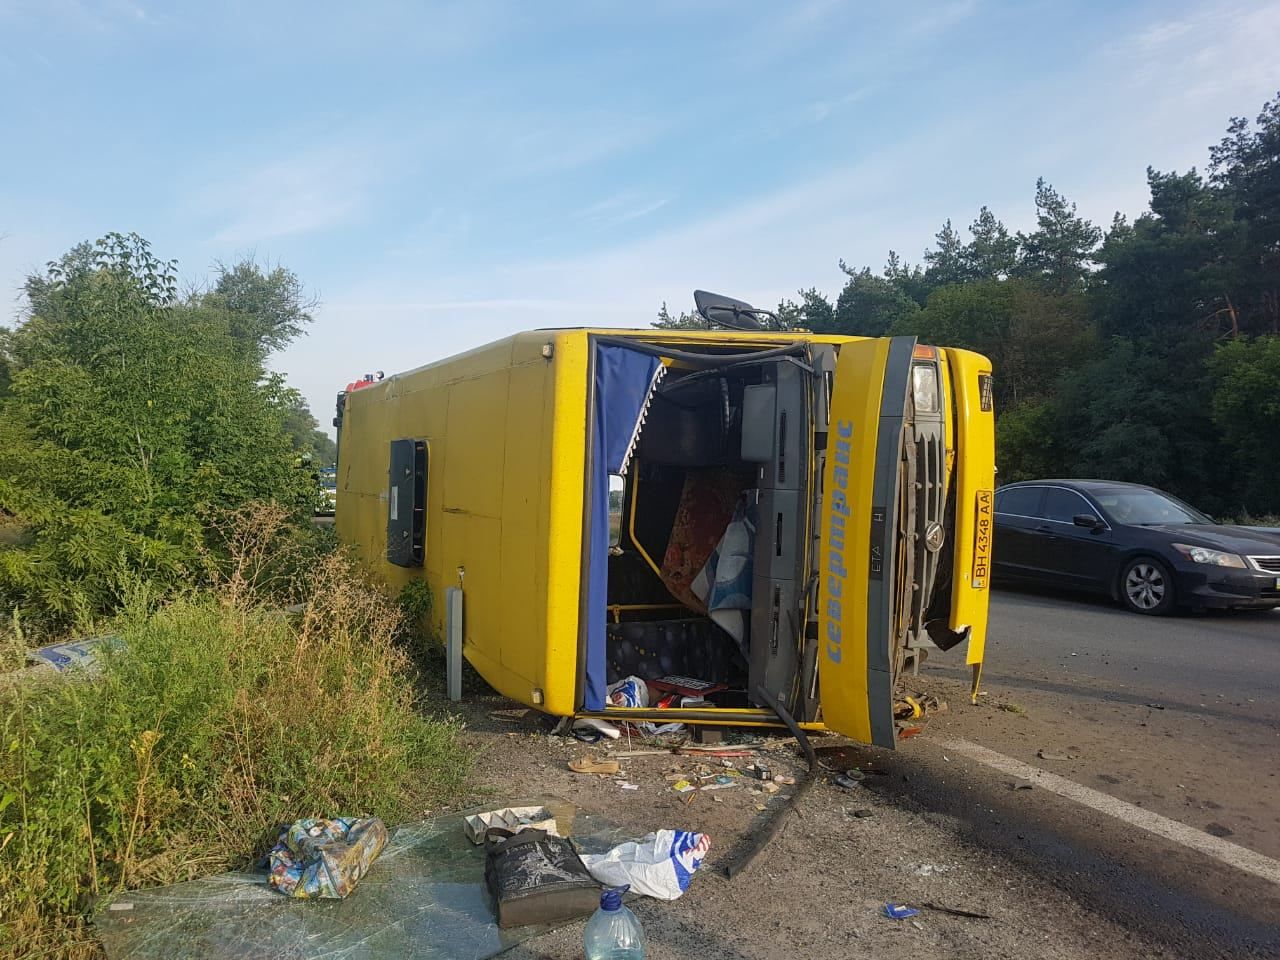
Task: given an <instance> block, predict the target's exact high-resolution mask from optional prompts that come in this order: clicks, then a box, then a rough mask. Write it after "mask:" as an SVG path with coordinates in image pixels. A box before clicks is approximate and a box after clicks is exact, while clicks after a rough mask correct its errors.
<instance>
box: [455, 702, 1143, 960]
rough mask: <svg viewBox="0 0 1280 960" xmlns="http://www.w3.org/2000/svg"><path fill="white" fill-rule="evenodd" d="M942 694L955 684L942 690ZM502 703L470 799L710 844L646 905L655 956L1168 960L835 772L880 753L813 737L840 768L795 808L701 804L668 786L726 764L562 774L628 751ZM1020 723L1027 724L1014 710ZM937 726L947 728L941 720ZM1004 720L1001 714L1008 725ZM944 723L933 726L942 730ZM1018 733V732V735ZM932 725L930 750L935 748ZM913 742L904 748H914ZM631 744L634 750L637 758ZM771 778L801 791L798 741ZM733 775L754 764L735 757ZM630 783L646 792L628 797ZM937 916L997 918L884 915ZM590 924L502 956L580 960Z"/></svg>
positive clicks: (642, 907)
mask: <svg viewBox="0 0 1280 960" xmlns="http://www.w3.org/2000/svg"><path fill="white" fill-rule="evenodd" d="M944 686H945V684H944ZM516 707H517V705H516V704H512V703H510V702H507V701H504V700H502V699H500V698H497V697H492V696H490V697H484V696H480V697H473V698H471V699H470V700H469V701H468V702H467V703H466V704H465V705H463V717H464V719H465V721H466V724H467V727H468V733H467V737H468V738H469V740H470V742H471V743H472V745H473V746H474V747H475V749H476V751H477V771H478V773H477V779H476V783H475V785H474V787H473V794H472V796H470V797H469V798H467V802H468V803H483V802H489V801H495V802H501V801H504V800H514V799H517V798H520V797H531V796H537V795H543V794H554V795H558V796H562V797H564V798H566V799H568V800H571V801H574V802H576V803H577V804H579V805H580V806H582V807H583V808H585V809H587V810H590V811H591V812H594V813H599V814H603V815H607V816H608V817H610V818H611V819H613V820H615V821H617V822H619V823H621V824H623V825H625V826H628V827H630V828H632V829H633V830H634V832H635V835H636V836H641V835H643V834H644V833H646V832H648V831H650V830H655V829H659V828H663V827H670V828H683V829H689V830H697V831H701V832H705V833H707V834H709V835H710V836H711V838H712V846H711V854H710V856H709V857H708V860H707V862H706V864H705V865H704V867H703V869H702V870H701V871H700V872H699V874H698V875H697V876H696V877H695V879H694V882H693V884H692V885H691V887H690V889H689V890H688V892H687V893H686V894H685V895H684V896H683V897H682V898H681V899H679V900H677V901H675V902H672V903H662V902H658V901H654V900H647V899H642V900H637V901H636V902H635V904H634V905H633V909H635V910H636V913H637V914H638V916H639V917H640V919H641V921H642V922H643V924H644V928H645V933H646V937H647V939H648V944H649V950H648V956H649V957H650V958H652V960H666V958H677V957H680V958H685V957H689V956H693V955H698V956H703V957H707V958H721V957H760V958H765V957H769V958H772V957H776V956H777V955H778V948H779V947H785V948H786V949H787V950H789V951H794V955H796V956H809V957H877V958H890V960H891V958H896V957H901V958H907V957H910V958H913V960H918V958H921V957H941V956H946V957H957V958H965V957H973V958H980V957H981V958H1003V957H1008V958H1011V960H1012V958H1017V960H1024V958H1027V957H1031V956H1034V957H1044V958H1064V960H1067V958H1071V960H1074V958H1084V957H1090V958H1108V957H1115V958H1121V957H1123V958H1126V960H1127V958H1131V957H1134V956H1144V957H1145V956H1160V955H1161V950H1160V948H1159V947H1157V946H1156V945H1154V944H1148V943H1144V942H1142V941H1139V940H1135V939H1134V937H1133V935H1132V934H1131V933H1130V932H1129V931H1127V930H1126V929H1124V928H1123V927H1120V926H1119V925H1117V924H1115V923H1114V922H1112V921H1110V920H1108V919H1106V918H1104V917H1102V916H1099V915H1097V914H1095V913H1092V912H1090V911H1089V910H1087V909H1085V908H1083V907H1082V906H1080V905H1079V904H1077V903H1076V902H1074V901H1073V900H1072V899H1071V898H1070V897H1069V896H1068V895H1067V894H1066V893H1065V892H1063V891H1062V890H1059V889H1058V888H1056V887H1054V886H1052V885H1050V884H1047V883H1046V882H1044V881H1043V880H1041V879H1040V878H1038V877H1036V876H1034V875H1032V874H1030V873H1027V872H1025V871H1023V870H1020V869H1018V868H1016V867H1014V866H1011V865H1010V864H1009V863H1008V862H1007V861H1005V860H1003V859H1001V858H1000V857H997V856H995V855H994V854H992V853H989V852H988V851H985V850H984V849H981V848H979V847H976V846H974V845H973V844H971V843H967V842H966V841H965V840H964V839H962V838H961V837H960V836H959V835H958V832H957V831H956V829H955V828H954V827H955V825H954V824H953V823H952V822H951V821H950V819H949V818H947V817H943V816H939V815H936V814H931V813H927V812H925V811H924V810H923V808H913V807H914V805H913V804H912V803H910V802H909V801H908V802H906V803H903V802H886V801H884V800H881V799H879V798H878V797H877V795H876V794H875V793H873V792H872V791H871V790H868V789H866V788H865V786H855V787H854V788H853V789H843V788H841V787H839V786H836V785H834V784H832V783H831V782H829V780H830V777H829V774H830V772H832V771H838V770H839V769H843V768H845V767H846V766H858V767H860V768H861V770H863V771H864V772H865V773H866V774H867V777H868V778H874V777H877V776H889V775H890V774H888V773H878V772H877V761H879V763H880V764H881V765H883V763H884V760H885V757H884V755H883V754H880V755H877V753H876V752H875V751H872V750H868V749H865V748H855V747H852V746H844V747H843V748H842V744H844V741H842V740H839V739H838V738H834V737H823V738H820V739H818V740H816V741H815V745H816V746H818V747H820V748H822V750H821V751H820V755H821V756H822V757H823V760H824V763H825V764H828V765H829V766H830V767H831V768H832V771H824V775H823V776H822V778H821V780H820V782H818V783H817V784H815V786H814V787H813V788H812V789H811V790H810V791H809V793H808V794H807V795H806V796H805V797H804V798H803V799H802V801H801V802H800V803H799V804H798V806H797V807H796V808H795V809H794V810H788V809H787V806H788V805H787V798H788V796H789V795H790V793H791V792H792V790H794V788H789V787H783V788H782V789H780V790H779V792H778V793H777V794H774V795H772V796H771V795H768V794H766V793H756V792H753V790H754V787H753V785H752V782H751V781H749V780H747V779H745V778H744V779H743V781H742V783H740V784H739V785H735V786H733V787H729V788H727V789H722V790H717V791H715V792H700V793H698V794H697V795H696V797H695V799H694V800H693V801H692V802H691V803H686V802H685V801H686V796H687V795H686V796H682V795H681V794H678V793H676V792H675V791H674V790H673V785H672V778H674V777H676V776H677V775H680V774H693V775H696V774H697V773H698V766H699V764H703V765H705V767H706V768H707V770H709V771H710V772H722V770H723V768H721V769H720V771H717V770H716V766H717V765H719V764H720V761H719V760H715V759H706V758H700V757H692V758H691V757H679V756H675V755H672V754H665V755H661V756H644V757H636V758H631V759H625V760H624V761H623V762H622V775H620V776H618V777H609V778H605V777H597V776H584V775H581V774H576V773H573V772H571V771H570V770H569V769H568V766H567V764H568V762H569V761H570V760H571V759H574V758H575V757H581V756H588V755H589V756H595V757H605V756H606V755H607V753H608V747H609V746H612V747H613V749H615V750H626V749H628V744H627V743H626V740H625V739H624V740H623V741H621V742H620V743H618V742H615V743H613V744H609V745H606V744H605V743H604V742H602V743H600V744H597V745H586V744H582V743H579V742H578V741H576V740H573V739H572V738H562V737H556V736H552V735H550V733H549V730H548V727H547V724H546V723H545V721H544V720H543V718H541V717H539V716H537V715H536V714H530V715H529V716H528V717H526V718H524V719H523V720H519V721H515V722H512V721H511V720H509V719H506V718H498V717H495V716H494V713H495V711H502V710H510V709H512V708H516ZM998 712H1001V713H1003V712H1002V711H997V710H994V709H993V708H991V707H985V706H984V707H970V706H969V705H968V704H967V702H965V701H964V700H962V699H961V698H960V697H955V698H954V699H953V701H952V707H951V710H950V711H949V712H948V713H947V714H946V715H945V717H946V718H947V720H946V725H947V726H948V727H953V728H956V729H959V730H961V731H962V730H963V725H964V724H965V723H967V722H977V721H979V720H981V719H982V718H984V717H988V716H989V715H993V714H994V713H998ZM1005 716H1006V717H1007V718H1008V721H1009V722H1010V723H1012V722H1014V721H1018V720H1020V719H1021V716H1020V715H1016V714H1012V713H1006V714H1005ZM939 719H941V718H939ZM1002 720H1003V718H1002ZM940 726H941V725H939V727H938V729H940ZM1015 729H1016V727H1015ZM930 733H931V730H930V729H926V731H925V733H924V735H923V737H922V738H921V739H922V740H923V739H924V738H927V737H929V736H930ZM912 742H913V741H907V742H906V743H904V744H903V747H902V749H904V750H910V749H911V743H912ZM643 748H644V745H643V744H641V743H640V742H638V741H634V740H633V741H632V743H631V744H630V749H643ZM762 756H763V757H764V758H765V762H766V763H767V764H768V765H769V766H770V768H771V769H772V770H773V771H774V772H775V773H783V774H787V775H791V776H794V777H796V778H797V780H799V779H800V778H801V776H802V774H803V771H804V764H803V760H802V758H801V756H800V754H799V752H798V751H797V750H796V748H795V746H794V744H793V743H791V742H789V741H788V742H787V743H784V744H781V745H775V746H773V747H772V748H771V749H766V750H765V751H763V753H762ZM731 762H733V763H734V764H735V765H737V766H738V767H742V766H745V765H746V764H747V763H749V762H752V761H750V760H746V759H738V760H733V761H731ZM617 781H623V782H626V783H629V784H634V785H635V786H636V787H637V789H625V788H624V787H623V786H622V785H621V783H619V782H617ZM779 816H780V817H783V818H784V824H783V826H782V829H781V831H780V833H779V834H778V836H776V837H775V838H774V840H773V841H772V842H771V843H770V844H769V846H768V847H767V848H766V849H765V851H764V852H763V853H762V854H761V855H760V856H759V857H758V858H757V859H756V860H755V862H754V863H753V864H752V865H751V866H750V867H749V868H748V869H746V870H745V871H744V872H742V873H740V874H738V875H737V876H735V877H734V879H732V880H726V879H724V878H723V877H722V875H721V874H720V869H721V868H722V867H723V866H724V865H725V864H726V863H728V862H731V861H732V859H733V855H734V852H735V848H737V847H738V845H739V843H740V842H741V841H742V840H743V838H744V837H747V836H749V835H750V834H752V833H754V832H756V831H759V830H761V829H762V828H763V827H764V826H765V825H766V824H767V823H768V822H769V821H770V819H771V818H774V817H779ZM888 901H894V902H898V903H906V904H911V905H915V906H917V907H920V906H922V905H923V904H926V903H929V904H936V905H939V906H944V907H951V908H958V909H963V910H969V911H975V912H980V913H987V914H990V916H991V919H971V918H964V917H957V916H952V915H948V914H945V913H942V912H938V911H936V910H931V909H928V908H925V909H922V910H921V913H920V915H919V916H917V917H915V918H913V919H911V920H907V921H895V920H890V919H888V918H887V917H885V916H884V914H883V907H884V905H885V903H886V902H888ZM582 926H583V925H582V923H581V922H579V923H574V924H569V925H567V926H565V927H562V928H560V929H559V930H557V931H555V932H553V933H551V934H548V935H546V936H543V937H540V938H538V939H536V940H533V941H530V942H529V943H527V944H525V945H523V946H521V947H518V948H516V949H515V950H514V951H512V952H511V953H509V954H507V956H510V957H515V958H520V960H531V958H544V960H551V958H556V960H570V958H578V957H581V956H582Z"/></svg>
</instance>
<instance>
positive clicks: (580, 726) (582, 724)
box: [573, 717, 622, 742]
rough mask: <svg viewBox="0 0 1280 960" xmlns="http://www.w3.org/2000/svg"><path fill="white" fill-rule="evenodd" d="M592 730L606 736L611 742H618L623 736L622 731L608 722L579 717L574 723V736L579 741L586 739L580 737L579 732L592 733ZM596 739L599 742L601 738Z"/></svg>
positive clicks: (594, 718)
mask: <svg viewBox="0 0 1280 960" xmlns="http://www.w3.org/2000/svg"><path fill="white" fill-rule="evenodd" d="M591 730H594V731H596V732H597V733H602V734H604V735H605V736H606V737H608V738H609V739H610V740H617V739H618V738H619V737H620V736H622V731H621V730H619V729H618V728H617V727H616V726H614V725H613V724H612V723H610V722H609V721H608V720H600V719H597V718H596V717H579V718H578V719H577V720H575V721H573V735H574V736H575V737H577V738H578V739H579V740H582V739H584V738H583V737H582V736H580V735H579V731H584V732H585V731H591ZM596 739H597V740H598V739H599V737H596ZM589 742H594V741H589Z"/></svg>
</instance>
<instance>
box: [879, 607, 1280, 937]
mask: <svg viewBox="0 0 1280 960" xmlns="http://www.w3.org/2000/svg"><path fill="white" fill-rule="evenodd" d="M966 677H967V672H966V671H965V670H964V669H963V668H961V667H959V666H957V665H955V664H954V661H953V660H951V659H950V657H949V656H948V655H942V656H939V657H935V659H934V661H932V662H931V663H930V664H928V665H927V666H926V668H925V672H924V673H923V674H922V675H921V679H920V680H919V685H920V686H921V687H922V688H924V689H926V690H933V691H934V692H940V693H943V694H944V695H945V696H946V698H947V699H948V700H950V702H951V703H952V704H955V705H956V706H955V707H953V709H952V710H951V711H949V712H948V713H946V714H944V715H942V716H940V717H937V718H934V719H933V720H932V721H931V722H930V723H929V724H928V727H927V730H926V733H925V735H924V736H922V737H919V738H917V739H916V740H912V741H908V742H907V743H904V744H903V745H902V747H901V748H900V749H899V750H898V751H897V752H896V753H895V754H894V757H893V760H892V761H891V764H892V768H893V772H894V773H895V774H897V776H893V777H887V778H881V779H879V780H878V781H877V786H876V789H878V790H880V791H882V792H885V793H889V794H893V795H894V796H895V798H896V799H898V800H899V801H901V802H905V803H908V804H913V805H918V806H919V807H920V808H921V809H922V810H923V811H927V812H929V813H931V814H934V815H942V816H945V817H947V818H952V819H953V820H954V822H955V824H956V826H957V829H958V830H959V831H960V832H961V833H962V834H963V835H966V836H968V837H969V838H970V839H971V840H972V841H974V842H975V843H979V844H981V845H982V846H984V847H986V848H989V849H996V850H999V851H1001V852H1002V853H1004V854H1005V855H1007V856H1008V857H1009V858H1010V859H1011V860H1013V861H1014V862H1016V863H1017V864H1019V865H1020V866H1023V867H1028V868H1030V869H1033V870H1035V871H1036V872H1037V873H1039V874H1040V875H1042V876H1045V877H1047V878H1051V879H1052V880H1053V881H1054V882H1055V883H1056V884H1058V885H1059V886H1061V887H1063V888H1065V889H1067V890H1068V891H1070V893H1071V894H1072V895H1073V896H1074V897H1075V898H1077V899H1078V900H1079V901H1080V902H1082V903H1084V904H1087V905H1088V906H1089V907H1090V908H1091V909H1094V910H1096V911H1097V912H1099V913H1100V914H1102V915H1104V916H1106V917H1108V918H1109V919H1113V920H1116V921H1119V922H1120V924H1121V925H1122V926H1124V927H1126V928H1128V929H1131V930H1133V931H1134V932H1135V933H1136V934H1137V935H1140V936H1141V937H1143V938H1145V939H1147V940H1149V941H1154V942H1158V943H1160V944H1162V945H1163V946H1164V949H1166V950H1167V952H1168V954H1169V955H1172V956H1186V957H1244V956H1248V957H1273V956H1274V957H1280V883H1277V882H1276V881H1275V880H1269V879H1267V878H1266V875H1267V874H1273V875H1280V874H1277V873H1276V871H1280V611H1272V612H1267V613H1253V614H1245V615H1221V614H1219V615H1196V616H1189V615H1188V616H1178V617H1173V618H1148V617H1140V616H1137V615H1134V614H1130V613H1127V612H1125V611H1123V610H1121V609H1119V608H1118V607H1115V606H1112V605H1110V604H1108V603H1106V602H1105V601H1094V600H1091V599H1088V598H1080V597H1074V596H1070V595H1054V596H1045V595H1042V594H1035V593H1030V592H1022V591H1017V592H1010V591H1003V592H998V593H996V594H995V595H994V596H993V602H992V614H991V635H990V639H989V641H988V648H987V666H986V670H985V675H984V679H983V690H984V695H983V696H982V697H981V698H980V700H979V705H978V706H976V707H975V706H970V705H969V704H968V703H967V698H966V697H965V682H964V681H965V678H966ZM969 745H977V749H976V750H975V749H972V748H971V747H970V746H969ZM963 750H967V751H968V752H967V753H964V754H962V753H961V751H963ZM983 751H987V752H988V755H989V756H990V752H991V751H995V752H996V753H997V754H998V756H999V757H1001V758H1008V760H1009V761H1010V762H1009V763H1007V764H1004V766H1005V769H1004V770H1003V771H1002V770H1001V769H999V768H996V767H993V765H992V763H991V762H990V759H989V756H988V760H987V761H985V762H981V761H979V760H975V759H973V757H974V756H977V755H978V754H982V753H983ZM1019 763H1022V764H1028V765H1030V766H1031V767H1034V768H1036V769H1037V770H1043V771H1045V772H1047V773H1051V774H1055V775H1057V776H1058V777H1060V778H1063V780H1061V781H1059V782H1060V783H1062V782H1065V783H1067V785H1068V787H1069V788H1071V789H1074V785H1077V784H1078V785H1080V786H1082V787H1084V788H1086V790H1085V791H1083V792H1084V793H1088V794H1090V796H1092V797H1095V798H1097V801H1096V803H1095V806H1094V807H1090V806H1089V805H1088V804H1087V803H1085V804H1082V803H1081V802H1078V801H1076V800H1072V799H1070V798H1069V797H1064V796H1061V795H1058V794H1057V793H1055V792H1053V791H1052V790H1051V789H1045V788H1043V787H1040V786H1037V787H1035V788H1033V789H1029V790H1024V789H1018V782H1019V781H1018V778H1017V777H1016V776H1011V775H1010V773H1009V772H1008V768H1011V767H1015V766H1016V765H1017V764H1019ZM1068 792H1070V790H1068ZM1109 806H1110V807H1114V808H1116V809H1115V811H1111V812H1108V810H1107V809H1106V808H1108V807H1109ZM1148 814H1154V815H1157V819H1159V820H1160V821H1161V822H1162V823H1165V824H1169V823H1170V822H1172V824H1173V827H1172V828H1170V829H1171V830H1172V831H1173V832H1174V833H1175V834H1176V833H1178V832H1179V831H1181V834H1182V838H1181V839H1179V838H1178V837H1176V836H1175V837H1172V838H1170V837H1168V836H1160V835H1156V834H1154V833H1152V832H1151V831H1150V830H1148V829H1144V828H1143V827H1142V826H1140V823H1141V822H1142V821H1143V818H1144V817H1146V816H1147V815H1148ZM1206 837H1210V838H1216V839H1212V840H1205V838H1206ZM1188 840H1189V841H1190V842H1189V843H1188V842H1187V841H1188ZM1215 845H1216V847H1217V848H1220V849H1214V848H1215ZM1206 847H1208V848H1209V849H1207V850H1206V849H1205V848H1206ZM1241 862H1252V863H1254V864H1255V867H1256V865H1257V864H1261V867H1260V868H1256V869H1255V871H1254V872H1253V873H1250V872H1249V871H1248V869H1241V867H1240V864H1241ZM1259 869H1260V871H1261V874H1262V875H1259Z"/></svg>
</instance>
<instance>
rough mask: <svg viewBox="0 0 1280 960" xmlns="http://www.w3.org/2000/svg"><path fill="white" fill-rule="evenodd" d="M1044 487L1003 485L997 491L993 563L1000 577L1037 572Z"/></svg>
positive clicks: (1020, 575)
mask: <svg viewBox="0 0 1280 960" xmlns="http://www.w3.org/2000/svg"><path fill="white" fill-rule="evenodd" d="M1043 499H1044V487H1040V486H1027V487H1021V486H1020V487H1002V488H1000V489H999V490H997V491H996V537H995V545H994V547H993V548H992V565H993V567H994V568H995V572H996V575H997V576H1001V577H1018V578H1020V577H1029V576H1034V575H1035V574H1036V557H1035V550H1036V537H1037V536H1038V534H1037V533H1036V528H1037V527H1039V526H1041V525H1043V523H1044V520H1043V518H1042V517H1041V516H1040V504H1041V501H1043Z"/></svg>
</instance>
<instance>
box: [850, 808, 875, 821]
mask: <svg viewBox="0 0 1280 960" xmlns="http://www.w3.org/2000/svg"><path fill="white" fill-rule="evenodd" d="M853 815H854V816H855V817H857V818H858V819H859V820H866V819H867V818H869V817H874V816H875V815H876V814H875V811H874V810H868V809H867V808H866V807H861V808H859V809H857V810H855V811H853Z"/></svg>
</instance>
